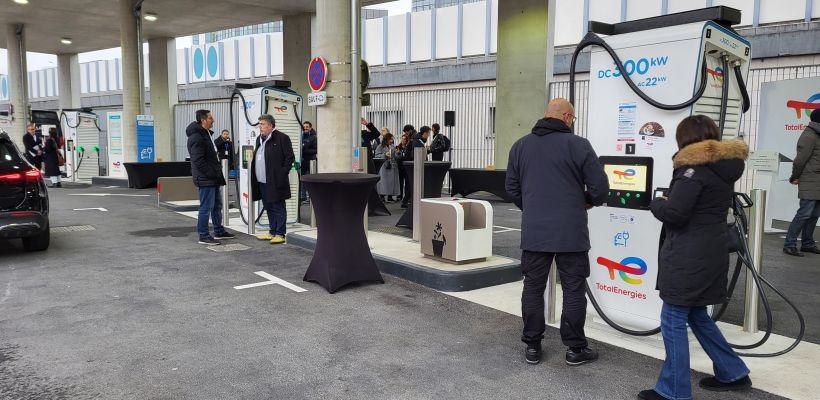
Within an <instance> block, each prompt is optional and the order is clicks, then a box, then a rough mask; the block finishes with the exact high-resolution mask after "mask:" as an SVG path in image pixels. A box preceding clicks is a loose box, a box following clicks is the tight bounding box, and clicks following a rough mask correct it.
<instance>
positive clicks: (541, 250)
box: [506, 99, 609, 365]
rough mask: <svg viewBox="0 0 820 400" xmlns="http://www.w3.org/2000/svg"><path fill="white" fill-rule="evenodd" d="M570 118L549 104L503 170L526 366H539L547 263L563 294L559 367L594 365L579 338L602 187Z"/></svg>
mask: <svg viewBox="0 0 820 400" xmlns="http://www.w3.org/2000/svg"><path fill="white" fill-rule="evenodd" d="M574 114H575V110H574V109H573V107H572V105H571V104H570V103H569V102H568V101H566V100H565V99H554V100H552V101H551V102H550V103H549V105H548V107H547V112H546V114H545V115H544V118H543V119H541V120H539V121H538V122H537V123H536V124H535V127H534V128H533V130H532V133H531V134H529V135H526V136H524V137H523V138H521V139H520V140H518V141H517V142H516V143H515V144H514V145H513V147H512V149H511V150H510V156H509V164H508V166H507V180H506V188H507V192H508V193H509V194H510V196H511V197H512V198H513V200H514V202H515V204H516V205H517V206H518V207H519V208H520V209H521V211H522V217H521V249H522V250H523V254H522V256H521V268H522V271H523V273H524V290H523V292H522V294H521V309H522V314H523V318H524V331H523V334H522V335H521V340H522V341H523V342H524V343H526V344H527V350H526V352H525V358H526V360H527V362H528V363H530V364H538V363H539V362H540V361H541V340H542V339H543V338H544V330H545V328H546V325H545V322H544V290H545V289H546V286H547V277H548V276H549V270H550V266H551V265H552V261H553V259H555V261H556V264H557V265H558V271H559V274H558V275H559V276H560V278H561V289H562V291H563V293H564V307H563V312H562V313H561V340H562V341H563V343H564V345H566V346H567V347H569V349H568V350H567V353H566V362H567V364H568V365H580V364H584V363H588V362H591V361H594V360H596V359H597V358H598V353H597V352H595V351H593V350H590V349H589V347H588V346H587V340H586V336H585V335H584V323H585V319H586V297H585V293H584V288H585V280H586V278H587V277H589V255H588V253H589V249H590V244H589V228H588V227H587V209H589V208H590V207H592V206H599V205H601V204H603V202H604V198H605V195H606V192H607V190H609V181H608V179H607V176H606V173H605V172H604V169H603V167H602V166H601V165H600V164H599V163H598V156H597V155H596V154H595V151H594V150H593V149H592V146H591V145H590V143H589V141H587V140H586V139H584V138H582V137H579V136H575V135H574V134H573V133H572V129H571V128H570V126H571V125H572V123H573V121H575V115H574Z"/></svg>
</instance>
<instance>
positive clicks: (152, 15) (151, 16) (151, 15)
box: [143, 12, 157, 22]
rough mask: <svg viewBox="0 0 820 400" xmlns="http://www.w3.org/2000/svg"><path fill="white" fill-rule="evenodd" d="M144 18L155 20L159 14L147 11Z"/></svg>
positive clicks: (150, 20)
mask: <svg viewBox="0 0 820 400" xmlns="http://www.w3.org/2000/svg"><path fill="white" fill-rule="evenodd" d="M143 18H145V20H146V21H149V22H154V21H156V20H157V14H154V13H149V12H147V13H145V16H144V17H143Z"/></svg>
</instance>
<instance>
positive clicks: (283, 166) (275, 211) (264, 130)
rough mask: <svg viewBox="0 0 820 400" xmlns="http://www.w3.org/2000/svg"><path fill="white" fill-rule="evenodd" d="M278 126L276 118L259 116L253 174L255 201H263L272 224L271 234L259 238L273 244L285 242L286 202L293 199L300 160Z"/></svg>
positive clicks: (252, 164) (288, 139)
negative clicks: (292, 182)
mask: <svg viewBox="0 0 820 400" xmlns="http://www.w3.org/2000/svg"><path fill="white" fill-rule="evenodd" d="M275 127H276V121H275V120H274V119H273V117H272V116H270V115H268V114H265V115H262V116H260V117H259V137H257V138H256V149H255V150H254V152H253V161H252V162H251V171H250V172H251V183H252V188H253V190H252V193H253V200H254V201H256V200H260V199H261V200H262V203H263V205H264V207H265V210H267V212H268V221H269V222H270V232H269V233H268V234H263V235H260V236H257V237H258V238H259V239H260V240H269V241H270V243H271V244H281V243H285V222H286V221H287V217H288V212H287V209H286V208H285V200H287V199H289V198H290V196H291V193H290V180H289V179H288V175H289V174H290V170H291V167H292V166H293V161H294V160H295V159H296V157H295V156H294V154H293V146H292V144H291V141H290V138H289V137H288V135H285V134H284V133H282V132H280V131H278V130H275V129H274V128H275Z"/></svg>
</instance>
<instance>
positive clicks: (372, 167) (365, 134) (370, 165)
mask: <svg viewBox="0 0 820 400" xmlns="http://www.w3.org/2000/svg"><path fill="white" fill-rule="evenodd" d="M366 127H367V130H363V131H362V147H367V173H368V174H378V173H379V171H376V164H375V163H374V162H373V153H374V152H373V146H371V145H370V142H372V141H374V140H376V139H378V138H379V137H380V136H381V133H379V130H378V129H377V128H376V125H373V123H372V122H370V123H368V124H367V126H366Z"/></svg>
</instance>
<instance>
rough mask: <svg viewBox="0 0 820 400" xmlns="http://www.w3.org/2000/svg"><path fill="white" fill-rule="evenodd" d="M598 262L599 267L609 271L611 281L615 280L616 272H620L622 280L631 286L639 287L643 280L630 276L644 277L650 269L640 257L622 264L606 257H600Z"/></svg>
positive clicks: (628, 259)
mask: <svg viewBox="0 0 820 400" xmlns="http://www.w3.org/2000/svg"><path fill="white" fill-rule="evenodd" d="M596 261H597V262H598V265H600V266H602V267H604V268H606V269H608V270H609V279H610V280H615V271H618V275H620V276H621V279H622V280H623V281H624V282H626V283H628V284H630V285H637V284H639V283H641V282H642V280H640V279H637V278H632V277H631V276H630V275H643V274H645V273H646V270H647V269H648V268H647V265H646V261H644V260H642V259H640V258H638V257H627V258H624V259H623V260H621V261H620V262H615V261H612V260H610V259H608V258H604V257H598V259H597V260H596Z"/></svg>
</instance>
